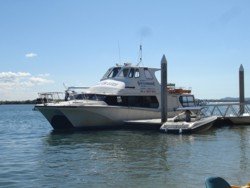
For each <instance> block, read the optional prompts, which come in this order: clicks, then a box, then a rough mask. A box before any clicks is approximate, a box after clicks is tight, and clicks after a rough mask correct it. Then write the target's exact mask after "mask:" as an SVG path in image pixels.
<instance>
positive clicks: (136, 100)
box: [104, 96, 159, 108]
mask: <svg viewBox="0 0 250 188" xmlns="http://www.w3.org/2000/svg"><path fill="white" fill-rule="evenodd" d="M104 101H105V102H106V103H107V104H108V105H114V106H127V107H139V108H158V107H159V102H158V100H157V98H156V96H107V97H106V98H105V100H104Z"/></svg>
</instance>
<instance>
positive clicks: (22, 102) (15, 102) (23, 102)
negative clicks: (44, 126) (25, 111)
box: [0, 100, 36, 105]
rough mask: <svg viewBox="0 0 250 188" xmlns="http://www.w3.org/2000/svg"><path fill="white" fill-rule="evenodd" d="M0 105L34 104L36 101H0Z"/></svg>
mask: <svg viewBox="0 0 250 188" xmlns="http://www.w3.org/2000/svg"><path fill="white" fill-rule="evenodd" d="M1 104H36V100H25V101H0V105H1Z"/></svg>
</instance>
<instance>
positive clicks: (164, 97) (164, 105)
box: [161, 55, 168, 123]
mask: <svg viewBox="0 0 250 188" xmlns="http://www.w3.org/2000/svg"><path fill="white" fill-rule="evenodd" d="M167 109H168V108H167V60H166V57H165V55H163V56H162V59H161V123H164V122H166V121H167V117H168V112H167Z"/></svg>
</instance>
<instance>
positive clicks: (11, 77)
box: [0, 72, 54, 90]
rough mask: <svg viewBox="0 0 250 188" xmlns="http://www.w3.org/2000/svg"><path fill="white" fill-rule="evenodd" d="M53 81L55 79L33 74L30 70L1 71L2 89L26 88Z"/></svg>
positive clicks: (0, 85) (0, 82)
mask: <svg viewBox="0 0 250 188" xmlns="http://www.w3.org/2000/svg"><path fill="white" fill-rule="evenodd" d="M42 75H45V74H42ZM46 75H47V77H48V76H49V75H48V74H46ZM51 83H54V81H53V80H49V79H46V78H44V77H41V76H32V75H31V74H30V73H29V72H0V89H3V90H14V89H26V88H30V87H33V86H37V85H44V84H51Z"/></svg>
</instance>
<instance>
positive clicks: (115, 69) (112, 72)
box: [108, 67, 121, 78]
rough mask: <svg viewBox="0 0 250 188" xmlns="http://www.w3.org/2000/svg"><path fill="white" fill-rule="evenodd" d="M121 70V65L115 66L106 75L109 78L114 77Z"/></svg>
mask: <svg viewBox="0 0 250 188" xmlns="http://www.w3.org/2000/svg"><path fill="white" fill-rule="evenodd" d="M120 70H121V67H115V68H113V70H112V71H111V72H110V73H109V75H108V77H109V78H114V77H115V76H116V75H117V74H118V72H119V71H120Z"/></svg>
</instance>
